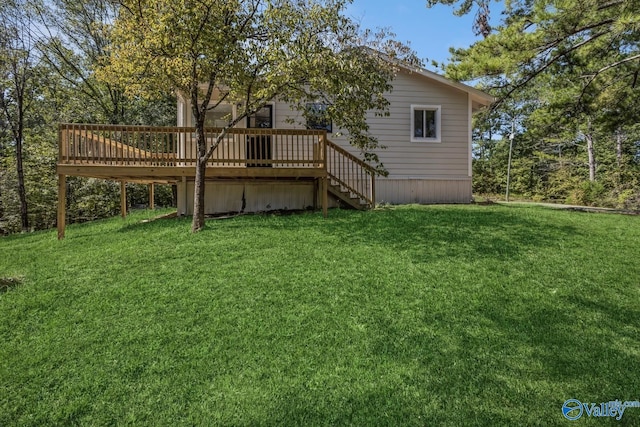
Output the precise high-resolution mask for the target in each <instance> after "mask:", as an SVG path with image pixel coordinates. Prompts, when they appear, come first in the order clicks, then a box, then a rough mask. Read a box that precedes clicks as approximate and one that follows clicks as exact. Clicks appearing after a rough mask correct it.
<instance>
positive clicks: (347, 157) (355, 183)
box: [327, 140, 376, 210]
mask: <svg viewBox="0 0 640 427" xmlns="http://www.w3.org/2000/svg"><path fill="white" fill-rule="evenodd" d="M327 175H328V180H329V188H328V191H329V193H330V194H331V195H333V196H334V197H335V198H336V199H338V200H339V201H340V202H341V203H343V204H344V205H345V206H347V207H350V208H353V209H358V210H364V209H371V208H373V207H375V204H376V196H375V194H376V192H375V175H376V174H375V170H374V169H373V168H372V167H371V166H369V165H368V164H367V163H365V162H364V161H362V160H360V159H359V158H357V157H356V156H354V155H353V154H351V153H349V152H348V151H346V150H345V149H343V148H342V147H339V146H338V145H336V144H334V143H333V142H331V141H329V140H327Z"/></svg>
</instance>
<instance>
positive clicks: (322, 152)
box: [57, 124, 375, 238]
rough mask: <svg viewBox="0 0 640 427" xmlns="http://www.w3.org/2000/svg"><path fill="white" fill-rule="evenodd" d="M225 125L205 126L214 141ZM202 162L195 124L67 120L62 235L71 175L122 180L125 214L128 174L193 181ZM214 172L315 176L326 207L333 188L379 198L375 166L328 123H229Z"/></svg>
mask: <svg viewBox="0 0 640 427" xmlns="http://www.w3.org/2000/svg"><path fill="white" fill-rule="evenodd" d="M221 132H222V129H218V128H207V129H206V130H205V133H206V138H207V142H208V144H209V146H211V144H212V143H213V142H214V141H215V139H216V138H217V137H218V135H220V134H221ZM195 165H196V135H195V128H189V127H149V126H117V125H93V124H62V125H60V129H59V156H58V164H57V173H58V176H59V183H58V193H59V196H58V237H59V238H62V237H64V228H65V222H66V221H65V217H66V209H65V206H66V177H67V176H82V177H93V178H102V179H110V180H116V181H120V182H121V183H122V185H121V188H122V189H123V191H122V192H121V193H122V194H121V197H122V205H123V215H124V214H125V213H126V194H125V193H124V189H125V185H124V184H125V183H126V182H138V183H147V184H154V183H162V184H171V183H176V184H183V185H186V184H185V183H186V182H187V181H193V180H194V178H195ZM206 178H207V179H211V180H214V179H235V180H314V181H316V182H317V183H318V184H319V186H318V187H319V188H320V193H321V197H320V198H321V200H322V209H323V212H324V213H325V215H326V212H327V205H328V202H327V194H328V193H332V194H334V195H335V196H336V197H337V198H339V199H341V200H343V202H344V203H347V204H350V205H352V206H354V207H356V208H362V207H366V206H373V205H374V204H375V187H374V182H375V180H374V171H373V169H371V167H369V166H368V165H367V164H366V163H364V162H363V161H361V160H359V159H358V158H357V157H355V156H353V155H352V154H350V153H348V152H347V151H345V150H344V149H342V148H340V147H338V146H337V145H335V144H333V143H332V142H331V141H329V140H328V139H327V134H326V131H319V130H283V129H229V130H227V134H226V135H225V137H224V138H223V139H222V141H221V142H220V144H219V145H218V146H217V147H216V149H215V150H214V151H213V155H212V156H211V158H210V160H209V162H208V164H207V169H206ZM150 188H153V187H152V186H150ZM151 197H152V196H150V198H151Z"/></svg>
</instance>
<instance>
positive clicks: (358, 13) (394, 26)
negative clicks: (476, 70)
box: [347, 0, 478, 70]
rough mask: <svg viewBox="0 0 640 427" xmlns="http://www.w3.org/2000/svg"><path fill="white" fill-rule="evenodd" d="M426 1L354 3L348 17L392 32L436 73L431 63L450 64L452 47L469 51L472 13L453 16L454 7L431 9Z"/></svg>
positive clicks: (369, 0) (365, 0) (368, 0)
mask: <svg viewBox="0 0 640 427" xmlns="http://www.w3.org/2000/svg"><path fill="white" fill-rule="evenodd" d="M426 3H427V2H426V0H353V3H352V4H351V5H350V6H349V7H348V9H347V16H349V17H350V18H352V19H354V20H355V21H356V22H360V24H361V26H362V27H364V28H369V29H376V28H387V27H388V28H390V29H391V30H392V31H393V32H394V33H396V39H397V40H398V41H400V42H404V43H407V42H409V44H410V46H411V47H412V48H413V50H415V51H416V52H417V54H418V57H419V58H420V59H422V60H423V62H424V64H425V66H426V68H428V69H431V70H435V69H434V67H432V66H431V65H430V62H431V60H435V61H438V62H441V63H443V62H447V60H448V58H449V47H450V46H454V47H468V46H470V45H471V44H472V43H473V42H474V41H475V40H478V37H476V36H475V35H474V34H473V29H472V25H473V12H472V13H471V14H469V15H467V16H462V17H458V16H454V15H453V10H454V8H453V7H450V6H441V5H438V6H435V7H433V8H430V9H428V8H427V7H426Z"/></svg>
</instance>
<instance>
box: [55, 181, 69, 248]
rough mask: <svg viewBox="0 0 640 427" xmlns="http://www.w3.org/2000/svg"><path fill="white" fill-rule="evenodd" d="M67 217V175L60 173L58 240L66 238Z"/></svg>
mask: <svg viewBox="0 0 640 427" xmlns="http://www.w3.org/2000/svg"><path fill="white" fill-rule="evenodd" d="M66 218H67V176H66V175H58V220H57V228H58V240H62V239H64V229H65V227H66Z"/></svg>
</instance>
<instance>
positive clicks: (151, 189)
mask: <svg viewBox="0 0 640 427" xmlns="http://www.w3.org/2000/svg"><path fill="white" fill-rule="evenodd" d="M154 193H155V184H154V183H153V182H152V183H151V184H149V209H151V210H154V209H155V208H156V206H155V194H154Z"/></svg>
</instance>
